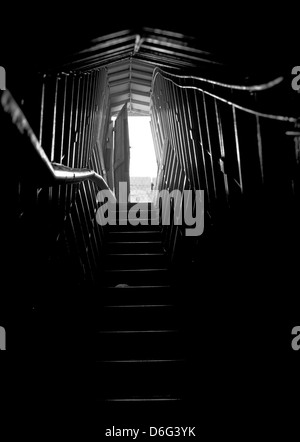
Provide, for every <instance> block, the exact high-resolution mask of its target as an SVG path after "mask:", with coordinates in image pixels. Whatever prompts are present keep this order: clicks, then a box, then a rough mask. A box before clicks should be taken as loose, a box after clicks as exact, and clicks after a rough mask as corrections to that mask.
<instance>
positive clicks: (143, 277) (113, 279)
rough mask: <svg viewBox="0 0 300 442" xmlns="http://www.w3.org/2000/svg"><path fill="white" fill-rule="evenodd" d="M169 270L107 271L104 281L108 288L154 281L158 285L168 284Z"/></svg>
mask: <svg viewBox="0 0 300 442" xmlns="http://www.w3.org/2000/svg"><path fill="white" fill-rule="evenodd" d="M169 277H170V275H169V271H168V269H160V268H159V269H157V268H152V269H107V270H105V272H104V280H105V281H106V283H107V285H108V286H112V285H114V286H116V285H118V284H128V285H141V284H145V285H147V284H151V283H153V281H155V283H156V284H157V285H161V284H167V283H168V281H169Z"/></svg>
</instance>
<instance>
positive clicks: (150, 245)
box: [106, 242, 164, 253]
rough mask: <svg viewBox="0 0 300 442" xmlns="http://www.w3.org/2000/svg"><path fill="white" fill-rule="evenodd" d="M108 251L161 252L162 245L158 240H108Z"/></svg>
mask: <svg viewBox="0 0 300 442" xmlns="http://www.w3.org/2000/svg"><path fill="white" fill-rule="evenodd" d="M106 250H107V252H108V253H162V252H163V251H164V250H163V246H162V244H161V243H160V242H145V243H144V242H129V243H127V242H108V243H107V244H106Z"/></svg>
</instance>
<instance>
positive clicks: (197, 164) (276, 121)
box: [151, 68, 299, 258]
mask: <svg viewBox="0 0 300 442" xmlns="http://www.w3.org/2000/svg"><path fill="white" fill-rule="evenodd" d="M282 82H283V78H282V77H279V78H276V79H274V80H272V81H270V82H268V83H265V84H259V85H237V84H235V85H230V84H225V83H221V82H217V81H214V80H209V79H205V78H200V77H195V76H187V75H177V74H173V73H169V72H166V71H164V70H162V69H161V68H156V69H155V70H154V74H153V80H152V93H151V124H152V133H153V138H154V143H155V150H156V152H157V156H158V158H159V159H160V166H159V174H158V183H157V186H158V189H159V190H161V189H167V190H169V191H172V190H174V189H179V190H183V189H193V190H196V189H201V190H204V193H205V220H206V221H205V225H206V227H205V230H206V229H208V228H209V225H214V224H216V223H218V219H221V218H222V217H223V218H224V216H225V217H226V216H228V214H230V213H235V214H236V213H237V212H238V211H239V210H243V208H244V207H245V206H247V205H251V204H253V203H254V202H255V204H258V205H259V206H260V207H263V206H264V203H265V202H266V201H269V203H270V201H273V202H274V200H275V199H276V197H275V196H274V189H275V188H276V189H277V192H278V193H277V197H278V194H280V196H281V199H282V200H283V201H289V202H290V203H291V204H290V206H289V207H294V206H295V204H296V201H297V198H299V150H298V149H297V146H298V145H299V133H298V132H297V129H296V132H295V127H297V124H298V119H297V117H295V116H287V115H280V114H273V113H269V112H264V111H262V110H261V108H262V107H263V106H264V105H265V103H266V102H267V100H261V97H263V94H264V91H267V92H268V94H270V92H269V91H270V90H272V94H273V97H274V101H276V100H277V102H278V101H279V102H280V98H282V95H280V94H282V93H283V92H282V91H280V92H277V89H278V86H281V84H282ZM269 96H270V95H268V97H269ZM261 103H262V104H261ZM267 104H268V103H267ZM293 131H294V132H293ZM291 133H294V136H293V137H292V136H289V134H291ZM278 189H279V190H278ZM269 203H268V204H269ZM284 204H285V207H287V206H288V204H289V203H287V202H286V203H284ZM240 208H241V209H240ZM289 210H293V209H289ZM229 216H230V215H229ZM164 230H165V232H164V233H165V244H166V249H167V250H168V251H169V253H170V256H171V258H173V257H174V256H175V252H176V248H177V247H178V243H180V241H181V242H182V241H184V240H183V234H182V229H181V227H180V226H175V225H172V226H170V227H169V228H167V227H165V228H164ZM199 241H200V239H199V238H198V239H196V241H195V243H196V244H197V242H199Z"/></svg>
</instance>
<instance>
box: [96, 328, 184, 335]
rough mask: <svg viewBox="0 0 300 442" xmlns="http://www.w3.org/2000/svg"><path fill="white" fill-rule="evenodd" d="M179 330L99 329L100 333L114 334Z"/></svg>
mask: <svg viewBox="0 0 300 442" xmlns="http://www.w3.org/2000/svg"><path fill="white" fill-rule="evenodd" d="M178 331H179V330H174V329H171V330H156V329H152V330H99V331H98V333H101V334H106V333H112V334H125V333H133V334H137V333H178Z"/></svg>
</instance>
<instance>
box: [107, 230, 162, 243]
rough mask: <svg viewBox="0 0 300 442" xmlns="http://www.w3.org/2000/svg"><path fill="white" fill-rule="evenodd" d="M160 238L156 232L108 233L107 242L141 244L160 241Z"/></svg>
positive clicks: (126, 231) (158, 232)
mask: <svg viewBox="0 0 300 442" xmlns="http://www.w3.org/2000/svg"><path fill="white" fill-rule="evenodd" d="M161 239H162V236H161V233H160V231H157V230H136V231H132V230H124V231H118V230H115V231H109V234H108V241H109V242H123V241H124V242H128V241H133V242H143V241H161Z"/></svg>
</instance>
